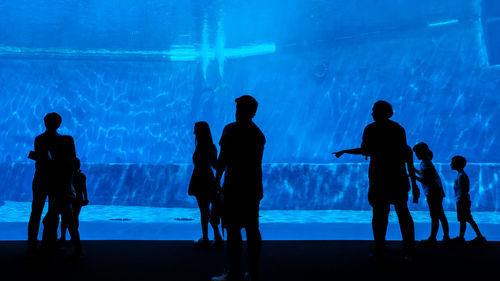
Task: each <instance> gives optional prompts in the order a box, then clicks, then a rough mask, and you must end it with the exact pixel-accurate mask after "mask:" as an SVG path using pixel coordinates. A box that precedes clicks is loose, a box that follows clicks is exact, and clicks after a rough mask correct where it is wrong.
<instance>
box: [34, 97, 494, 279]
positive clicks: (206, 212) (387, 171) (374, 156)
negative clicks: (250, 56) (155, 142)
mask: <svg viewBox="0 0 500 281" xmlns="http://www.w3.org/2000/svg"><path fill="white" fill-rule="evenodd" d="M235 102H236V121H235V122H233V123H230V124H228V125H227V126H226V127H225V128H224V130H223V133H222V137H221V139H220V141H219V145H220V153H219V155H218V156H217V148H216V146H215V145H214V142H213V140H212V134H211V131H210V127H209V125H208V123H206V122H203V121H202V122H197V123H196V124H195V126H194V134H195V144H196V149H195V151H194V153H193V163H194V169H193V173H192V176H191V180H190V183H189V189H188V194H189V195H192V196H195V197H196V200H197V203H198V206H199V208H200V215H201V216H200V217H201V227H202V234H203V237H202V238H201V239H200V240H198V241H197V242H196V244H197V245H199V246H209V245H211V243H210V239H209V237H208V224H211V226H212V228H213V232H214V236H215V239H214V240H215V241H214V243H213V245H215V246H218V247H219V246H223V238H222V236H221V234H220V231H219V224H220V225H221V226H222V229H223V230H224V229H225V230H226V231H227V261H228V264H227V269H226V270H225V272H224V273H223V274H222V275H221V276H218V277H213V278H212V280H215V281H217V280H242V274H241V272H240V263H241V254H242V245H243V244H242V236H241V230H242V229H243V228H244V229H245V232H246V236H247V252H248V272H247V273H246V274H244V275H243V280H258V279H259V270H258V268H259V258H260V253H261V244H262V238H261V234H260V231H259V207H260V201H261V200H262V198H263V195H264V192H263V186H262V157H263V152H264V145H265V143H266V139H265V137H264V134H263V133H262V132H261V130H260V129H259V128H258V126H257V125H256V124H255V123H254V122H253V121H252V119H253V117H254V116H255V114H256V112H257V107H258V103H257V101H256V100H255V99H254V98H253V97H251V96H249V95H244V96H241V97H239V98H237V99H236V100H235ZM392 115H393V110H392V106H391V105H390V104H389V103H388V102H385V101H377V102H376V103H375V104H374V106H373V108H372V116H373V120H374V122H373V123H371V124H369V125H368V126H366V128H365V130H364V132H363V138H362V142H361V146H360V147H359V148H353V149H348V150H342V151H339V152H334V154H335V155H336V156H337V157H341V156H342V155H343V154H345V153H348V154H359V155H364V156H365V157H369V158H370V166H369V172H368V177H369V190H368V202H369V204H370V205H371V207H372V209H373V217H372V228H373V236H374V240H375V248H374V250H373V252H372V253H371V255H372V256H373V257H374V258H376V259H378V260H381V259H383V257H384V250H385V247H386V239H385V237H386V232H387V227H388V217H389V212H390V207H391V205H393V206H394V208H395V211H396V213H397V216H398V219H399V225H400V228H401V234H402V237H403V250H404V254H405V255H404V258H405V260H407V261H413V260H414V259H415V231H414V223H413V219H412V216H411V214H410V211H409V209H408V205H407V201H408V198H409V197H408V192H409V191H410V190H411V191H412V194H413V199H414V200H413V202H414V203H418V199H419V197H420V189H419V187H418V186H417V181H418V182H420V183H421V184H422V188H423V191H424V194H425V196H426V198H427V203H428V206H429V210H430V217H431V234H430V236H429V238H428V239H427V240H425V241H423V242H424V243H425V244H426V245H433V244H435V243H436V241H437V238H436V236H437V233H438V229H439V223H441V226H442V228H443V233H444V236H443V240H444V241H455V242H457V243H463V242H464V241H465V240H464V235H465V229H466V223H469V224H470V225H471V226H472V227H473V229H474V231H475V232H476V234H477V238H476V239H474V240H473V241H474V242H477V243H485V242H486V239H485V238H484V236H482V235H481V233H480V231H479V229H478V227H477V224H476V223H475V222H474V220H473V218H472V215H471V210H470V207H471V201H470V196H469V179H468V177H467V175H466V173H465V171H464V168H465V166H466V159H465V158H464V157H462V156H455V157H453V159H452V162H451V168H452V169H453V170H456V171H457V172H458V176H457V180H456V181H455V186H454V190H455V197H456V202H457V218H458V221H459V222H460V234H459V236H458V237H457V238H455V239H450V236H449V226H448V221H447V218H446V215H445V212H444V209H443V198H444V197H445V194H444V190H443V187H442V183H441V179H440V177H439V175H438V173H437V171H436V169H435V168H434V165H433V164H432V158H433V154H432V152H431V150H430V149H429V147H428V145H427V144H425V143H418V144H417V145H415V146H414V147H413V151H412V148H411V147H410V146H408V144H407V140H406V133H405V130H404V129H403V127H402V126H401V125H399V124H398V123H396V122H394V121H392V120H390V118H391V117H392ZM44 121H45V126H46V129H47V130H46V131H45V132H44V133H43V134H41V135H39V136H37V137H36V139H35V150H34V151H32V152H30V155H29V158H31V159H33V160H35V161H36V162H35V163H36V164H35V166H36V171H35V176H34V179H33V204H32V213H31V216H30V221H29V227H28V243H29V248H30V249H31V250H35V249H37V247H38V241H37V234H38V229H39V224H40V220H41V216H42V210H43V207H44V204H45V201H46V199H47V198H48V201H49V208H48V212H47V214H46V215H45V217H44V219H43V224H44V230H43V237H42V244H41V247H40V248H41V250H42V251H43V252H46V253H51V252H53V251H55V250H56V249H57V247H56V246H57V244H58V243H57V228H58V224H59V216H61V218H62V223H61V232H62V235H61V238H60V239H59V241H64V240H65V238H66V229H67V230H68V231H69V233H70V235H71V241H72V243H73V245H74V252H73V256H75V257H80V256H82V255H83V250H82V247H81V244H80V235H79V232H78V220H79V219H78V215H79V213H80V210H81V208H82V206H85V205H86V204H88V198H87V190H86V186H85V181H86V178H85V175H84V174H83V173H82V172H81V170H80V161H79V160H78V158H77V157H76V153H75V145H74V141H73V138H72V137H71V136H63V135H59V134H58V133H57V129H58V128H59V126H60V124H61V117H60V116H59V115H58V114H57V113H49V114H47V116H45V118H44ZM413 152H415V155H416V157H417V158H418V159H419V160H420V161H421V163H420V168H419V169H415V167H414V166H413ZM214 170H215V171H216V173H215V175H214ZM223 176H224V182H223V183H222V184H221V180H222V178H223Z"/></svg>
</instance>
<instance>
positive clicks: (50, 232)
mask: <svg viewBox="0 0 500 281" xmlns="http://www.w3.org/2000/svg"><path fill="white" fill-rule="evenodd" d="M75 159H76V153H75V143H74V141H73V138H72V137H71V136H58V137H57V139H56V149H55V153H54V164H55V185H54V187H55V188H54V189H53V190H50V191H49V209H48V211H47V214H46V215H45V218H44V219H43V224H44V228H43V237H42V249H43V250H44V251H45V252H49V253H50V252H52V251H54V250H55V249H56V241H57V228H58V225H59V215H61V216H62V217H63V218H64V221H65V222H66V226H67V227H68V230H69V233H70V235H71V242H72V243H73V245H74V252H73V255H74V256H75V257H79V256H82V255H83V251H82V247H81V244H80V234H79V232H78V229H77V228H76V226H75V224H74V222H73V211H72V202H73V201H74V200H75V198H76V193H75V190H74V188H73V176H74V170H75V166H74V165H75Z"/></svg>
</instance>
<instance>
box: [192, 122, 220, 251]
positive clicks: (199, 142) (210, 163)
mask: <svg viewBox="0 0 500 281" xmlns="http://www.w3.org/2000/svg"><path fill="white" fill-rule="evenodd" d="M194 134H195V136H196V139H195V140H196V149H195V151H194V153H193V163H194V169H193V175H192V176H191V181H190V183H189V191H188V193H189V195H193V196H195V197H196V201H197V202H198V206H199V207H200V213H201V229H202V232H203V238H201V239H200V240H198V242H197V244H198V245H202V246H207V245H209V244H210V241H209V239H208V222H209V221H210V224H211V225H212V228H213V230H214V235H215V243H216V245H221V244H222V237H221V235H220V233H219V221H220V218H219V217H218V215H217V214H216V213H215V212H214V206H213V202H214V200H215V198H216V196H217V190H218V186H217V185H216V182H215V176H214V172H213V170H212V167H214V168H215V164H216V162H217V149H216V148H215V145H214V143H213V140H212V134H211V132H210V127H209V126H208V123H207V122H197V123H196V124H195V125H194ZM210 204H212V214H211V213H210Z"/></svg>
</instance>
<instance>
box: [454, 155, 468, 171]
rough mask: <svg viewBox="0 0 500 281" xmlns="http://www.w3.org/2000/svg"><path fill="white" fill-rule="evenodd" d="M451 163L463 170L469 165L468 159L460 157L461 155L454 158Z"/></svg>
mask: <svg viewBox="0 0 500 281" xmlns="http://www.w3.org/2000/svg"><path fill="white" fill-rule="evenodd" d="M451 162H452V163H453V164H454V165H455V167H456V168H458V169H463V168H465V165H467V159H465V157H463V156H460V155H457V156H453V158H451Z"/></svg>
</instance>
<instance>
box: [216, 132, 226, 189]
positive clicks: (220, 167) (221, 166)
mask: <svg viewBox="0 0 500 281" xmlns="http://www.w3.org/2000/svg"><path fill="white" fill-rule="evenodd" d="M225 139H226V128H224V131H223V132H222V137H221V139H220V141H219V145H220V153H219V158H217V164H216V172H215V182H216V183H217V186H218V187H217V188H219V189H220V188H221V184H220V181H221V180H222V175H223V174H224V172H225V171H226V167H227V158H226V146H225Z"/></svg>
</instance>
